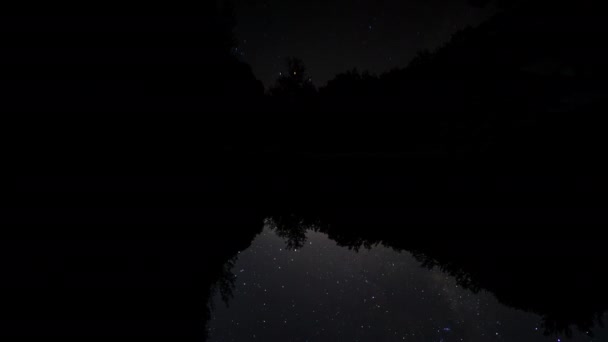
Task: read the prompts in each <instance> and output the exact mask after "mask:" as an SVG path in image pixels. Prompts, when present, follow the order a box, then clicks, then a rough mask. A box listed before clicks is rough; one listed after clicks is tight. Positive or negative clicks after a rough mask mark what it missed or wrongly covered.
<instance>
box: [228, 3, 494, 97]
mask: <svg viewBox="0 0 608 342" xmlns="http://www.w3.org/2000/svg"><path fill="white" fill-rule="evenodd" d="M234 5H235V10H236V16H237V22H238V24H237V25H238V26H237V29H236V34H237V39H238V44H239V47H238V51H237V53H238V54H239V55H240V56H241V58H242V59H243V60H244V61H245V62H247V63H249V64H250V65H251V66H252V68H253V71H254V73H255V74H256V76H257V77H258V78H259V79H260V80H262V81H263V82H264V84H265V85H266V86H269V85H270V84H272V83H273V82H274V80H275V79H276V78H277V77H278V76H279V72H280V71H282V70H284V69H285V67H284V65H285V63H284V61H285V58H286V57H287V56H294V57H298V58H301V59H302V60H303V61H304V63H305V64H306V66H307V67H308V71H309V74H310V76H311V77H312V80H313V82H314V83H315V84H316V85H317V86H319V85H323V84H325V83H326V82H327V81H328V80H329V79H331V78H332V77H333V76H334V75H335V74H337V73H339V72H343V71H346V70H349V69H352V68H354V67H356V68H358V69H359V70H369V71H371V72H372V73H376V74H377V73H381V72H384V71H387V70H390V69H391V68H394V67H403V66H405V65H407V63H408V62H409V61H410V60H411V59H412V58H413V57H414V56H415V55H416V54H417V53H418V52H419V51H421V50H424V49H434V48H436V47H438V46H440V45H442V44H443V43H445V42H446V41H447V40H448V39H449V38H450V37H451V35H452V34H453V33H454V32H456V31H458V30H459V29H461V28H464V27H466V26H468V25H476V24H478V23H480V22H481V21H483V20H484V19H485V18H487V17H488V16H489V15H490V14H491V12H492V10H491V9H489V8H487V9H479V8H476V7H473V6H471V5H469V4H468V3H467V0H449V1H446V0H380V1H378V0H234Z"/></svg>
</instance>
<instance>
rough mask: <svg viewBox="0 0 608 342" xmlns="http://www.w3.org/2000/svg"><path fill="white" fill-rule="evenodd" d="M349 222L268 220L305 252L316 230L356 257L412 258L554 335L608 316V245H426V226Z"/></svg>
mask: <svg viewBox="0 0 608 342" xmlns="http://www.w3.org/2000/svg"><path fill="white" fill-rule="evenodd" d="M355 216H356V215H355ZM344 221H345V220H343V219H340V218H338V217H336V216H332V215H330V216H321V217H320V216H317V215H314V214H312V215H311V214H305V215H302V216H298V215H293V214H286V215H284V214H277V215H275V216H273V217H272V218H271V219H268V220H267V222H269V223H270V227H271V229H274V230H275V231H276V232H277V234H279V236H282V237H283V238H284V239H285V240H286V243H287V246H288V247H290V246H291V247H293V246H295V245H297V246H304V245H305V243H306V231H307V230H310V229H312V230H315V231H319V232H322V233H325V234H327V235H328V237H329V238H330V239H332V240H334V241H336V243H337V244H338V245H339V246H342V247H346V248H349V249H352V250H355V251H358V250H359V249H361V248H368V249H369V248H372V247H374V246H378V245H381V246H385V247H388V248H392V249H394V250H396V251H407V252H409V253H412V254H413V255H414V257H416V259H418V260H419V261H420V262H421V264H422V266H424V267H428V268H439V269H441V270H442V271H443V272H446V273H449V274H450V275H451V276H453V277H454V278H455V279H456V280H457V282H458V284H459V285H461V286H463V287H465V288H467V289H469V290H471V291H474V292H478V291H480V290H486V291H489V292H491V293H493V294H494V295H495V296H496V297H497V298H498V299H499V300H500V301H501V302H502V303H504V304H506V305H508V306H511V307H514V308H517V309H522V310H526V311H530V312H534V313H537V314H539V315H541V316H542V318H543V327H544V329H545V333H546V334H548V335H551V334H566V335H571V334H572V328H573V327H575V328H576V329H578V330H579V331H580V332H582V333H584V334H587V333H589V334H592V330H593V328H594V327H595V326H596V325H600V326H601V325H602V316H603V314H604V312H606V310H608V295H607V294H606V292H605V288H606V286H608V284H607V283H606V279H604V278H605V277H604V275H603V273H602V271H601V269H602V267H603V260H604V259H605V258H606V257H607V256H608V255H607V253H606V252H605V241H597V240H589V239H586V240H577V239H575V240H563V239H561V240H551V239H527V240H526V239H513V238H511V239H488V238H485V239H479V240H477V239H475V238H470V239H464V238H463V237H460V238H454V239H446V238H436V239H429V238H428V237H427V238H424V239H422V238H417V235H416V232H417V231H418V230H419V229H428V228H423V227H419V228H416V227H412V226H406V227H397V226H390V227H388V226H385V225H382V224H378V225H359V224H352V223H350V224H349V223H345V222H344ZM346 221H348V220H346ZM352 221H353V220H351V221H350V222H352ZM354 221H356V218H355V220H354ZM311 227H312V228H311ZM503 228H504V229H508V227H503ZM410 231H411V234H408V233H407V232H410ZM440 232H441V231H438V233H440Z"/></svg>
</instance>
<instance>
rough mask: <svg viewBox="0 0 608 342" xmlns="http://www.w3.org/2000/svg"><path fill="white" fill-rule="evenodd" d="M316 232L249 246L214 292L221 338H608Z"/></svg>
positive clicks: (407, 258)
mask: <svg viewBox="0 0 608 342" xmlns="http://www.w3.org/2000/svg"><path fill="white" fill-rule="evenodd" d="M306 235H307V236H306V237H307V239H306V242H305V244H304V246H303V247H302V248H299V249H295V250H294V249H289V248H286V242H285V240H284V239H283V238H281V237H279V236H277V234H275V232H274V231H273V230H272V229H270V228H269V227H266V228H265V229H264V231H263V232H262V233H261V234H260V235H259V236H258V237H257V238H256V239H255V240H254V241H253V243H252V245H251V247H250V248H248V249H247V250H245V251H243V252H241V253H239V255H238V257H237V258H236V259H235V261H234V265H233V266H232V273H233V274H234V275H233V276H232V277H233V280H234V282H233V284H232V289H231V290H229V291H218V292H217V294H216V295H215V296H214V298H213V299H212V305H213V314H212V318H211V321H210V322H209V326H208V329H209V337H210V340H211V341H247V340H259V341H403V340H405V341H445V342H448V341H608V332H607V331H606V329H599V328H598V329H597V330H594V331H593V333H594V337H591V336H588V335H586V334H584V333H581V332H578V331H576V328H574V329H573V330H574V333H573V336H571V337H566V336H557V335H551V336H545V335H544V329H543V327H542V318H541V317H540V316H538V315H536V314H532V313H526V312H523V311H520V310H516V309H513V308H509V307H507V306H505V305H503V304H501V303H500V302H498V300H497V299H496V298H494V296H493V295H492V294H491V293H488V292H484V291H481V292H479V293H473V292H472V291H470V290H468V289H464V288H462V287H460V286H458V285H457V283H456V280H455V279H454V278H452V277H451V276H449V275H447V274H446V273H443V272H442V271H440V270H437V269H432V270H429V269H427V268H425V267H422V266H421V263H420V262H419V261H418V260H416V259H415V258H414V257H413V256H412V255H411V254H409V253H407V252H396V251H394V250H392V249H389V248H386V247H383V246H373V247H372V248H371V249H361V250H358V251H355V250H350V249H348V248H345V247H340V246H338V245H337V244H336V242H334V241H332V240H330V239H329V238H328V237H327V235H325V234H323V233H320V232H315V231H312V230H309V231H307V232H306ZM227 292H228V295H227ZM222 293H223V294H224V295H223V296H222ZM230 296H232V297H231V298H226V297H230Z"/></svg>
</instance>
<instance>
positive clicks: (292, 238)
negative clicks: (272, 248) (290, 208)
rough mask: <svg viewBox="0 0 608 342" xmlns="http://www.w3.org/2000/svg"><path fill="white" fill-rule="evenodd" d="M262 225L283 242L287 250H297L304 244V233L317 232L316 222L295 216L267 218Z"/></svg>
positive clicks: (317, 224) (317, 223)
mask: <svg viewBox="0 0 608 342" xmlns="http://www.w3.org/2000/svg"><path fill="white" fill-rule="evenodd" d="M264 224H265V225H266V226H267V227H268V228H270V230H272V231H274V232H275V233H276V234H277V236H279V237H280V238H282V239H284V240H285V243H286V244H287V246H286V248H287V249H299V248H302V247H304V244H305V243H306V232H307V231H309V230H312V231H318V230H319V222H318V221H317V220H307V219H305V218H302V217H298V216H296V215H285V216H276V217H271V218H267V219H265V220H264Z"/></svg>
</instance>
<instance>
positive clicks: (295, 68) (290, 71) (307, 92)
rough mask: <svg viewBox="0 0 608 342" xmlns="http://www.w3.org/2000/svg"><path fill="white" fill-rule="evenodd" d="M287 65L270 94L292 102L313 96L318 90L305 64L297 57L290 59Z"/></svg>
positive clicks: (286, 61)
mask: <svg viewBox="0 0 608 342" xmlns="http://www.w3.org/2000/svg"><path fill="white" fill-rule="evenodd" d="M285 63H286V67H287V69H286V71H285V72H282V73H281V75H280V77H279V78H278V79H277V81H276V84H275V85H274V86H273V87H271V88H270V94H271V95H272V96H274V97H277V98H283V99H291V100H296V99H301V98H306V97H310V96H313V95H314V94H315V92H316V89H315V86H314V85H313V84H312V79H311V78H310V76H309V75H308V73H307V69H306V67H305V66H304V62H303V61H302V60H301V59H298V58H295V57H288V58H287V59H286V60H285Z"/></svg>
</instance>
